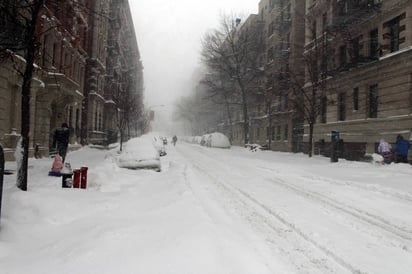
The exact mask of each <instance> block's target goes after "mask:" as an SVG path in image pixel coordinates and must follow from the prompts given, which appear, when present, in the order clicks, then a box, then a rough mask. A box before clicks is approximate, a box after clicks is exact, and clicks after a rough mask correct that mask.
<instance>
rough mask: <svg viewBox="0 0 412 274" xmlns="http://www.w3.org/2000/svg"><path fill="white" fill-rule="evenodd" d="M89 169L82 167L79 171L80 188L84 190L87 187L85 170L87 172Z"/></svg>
mask: <svg viewBox="0 0 412 274" xmlns="http://www.w3.org/2000/svg"><path fill="white" fill-rule="evenodd" d="M88 169H89V168H88V167H85V166H84V167H82V168H81V169H80V172H81V177H82V178H81V184H80V188H86V187H87V170H88Z"/></svg>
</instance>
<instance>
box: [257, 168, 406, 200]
mask: <svg viewBox="0 0 412 274" xmlns="http://www.w3.org/2000/svg"><path fill="white" fill-rule="evenodd" d="M258 168H259V169H260V170H263V171H266V172H279V170H277V169H273V168H269V167H263V166H258ZM299 177H300V178H302V179H304V180H311V181H322V182H325V183H328V184H334V185H338V186H342V185H344V186H350V187H353V188H356V189H360V190H367V191H374V192H376V193H379V194H382V195H385V196H389V197H391V198H394V199H398V200H399V199H400V200H404V201H406V202H410V203H412V196H411V195H409V194H407V193H401V192H397V191H395V190H389V189H381V188H378V187H376V186H374V185H364V184H359V183H356V182H352V181H341V180H331V179H330V178H327V177H322V176H319V175H316V176H314V175H306V176H299Z"/></svg>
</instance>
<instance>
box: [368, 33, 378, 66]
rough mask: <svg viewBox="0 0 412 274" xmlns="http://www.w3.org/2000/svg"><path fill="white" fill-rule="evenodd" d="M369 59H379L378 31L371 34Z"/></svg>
mask: <svg viewBox="0 0 412 274" xmlns="http://www.w3.org/2000/svg"><path fill="white" fill-rule="evenodd" d="M369 39H370V42H369V43H370V44H369V57H371V58H373V59H375V58H378V57H379V37H378V29H374V30H372V31H371V32H370V33H369Z"/></svg>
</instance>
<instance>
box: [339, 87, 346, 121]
mask: <svg viewBox="0 0 412 274" xmlns="http://www.w3.org/2000/svg"><path fill="white" fill-rule="evenodd" d="M338 119H339V121H345V120H346V94H345V93H340V94H339V95H338Z"/></svg>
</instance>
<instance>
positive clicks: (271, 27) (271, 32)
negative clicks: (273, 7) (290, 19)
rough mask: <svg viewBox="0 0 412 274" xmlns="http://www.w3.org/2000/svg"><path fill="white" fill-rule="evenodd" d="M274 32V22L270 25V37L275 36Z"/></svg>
mask: <svg viewBox="0 0 412 274" xmlns="http://www.w3.org/2000/svg"><path fill="white" fill-rule="evenodd" d="M274 32H275V22H274V21H272V22H270V25H269V31H268V36H271V35H273V33H274Z"/></svg>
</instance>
